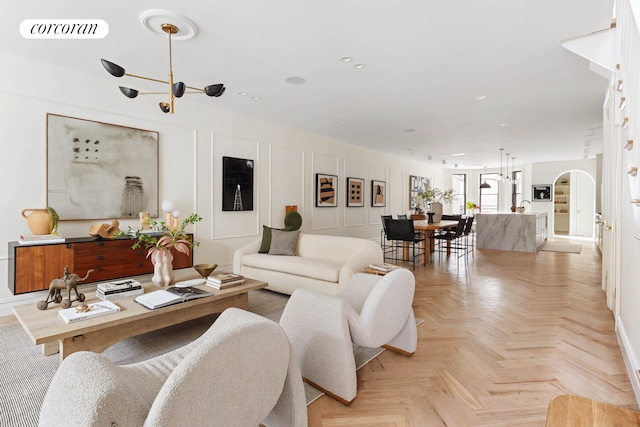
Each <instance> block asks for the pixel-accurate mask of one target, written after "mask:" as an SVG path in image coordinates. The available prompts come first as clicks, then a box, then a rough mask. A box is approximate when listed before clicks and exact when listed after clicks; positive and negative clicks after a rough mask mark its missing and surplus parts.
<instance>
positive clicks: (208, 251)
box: [0, 54, 443, 315]
mask: <svg viewBox="0 0 640 427" xmlns="http://www.w3.org/2000/svg"><path fill="white" fill-rule="evenodd" d="M0 61H1V62H2V63H5V64H8V63H10V64H12V66H11V67H3V68H2V69H1V70H0V77H1V78H2V81H5V82H12V84H11V85H5V86H3V88H2V90H0V97H1V98H2V101H3V102H1V103H0V114H1V115H2V117H4V118H5V120H3V121H2V122H0V141H2V142H1V144H2V148H3V153H4V154H5V155H4V156H0V178H1V179H2V182H3V183H4V185H3V187H2V199H3V207H4V209H3V221H1V222H0V245H2V247H1V248H0V315H4V314H9V313H10V312H11V306H12V305H14V304H23V303H28V302H31V301H35V300H37V299H41V295H37V293H36V294H28V295H23V296H13V295H12V294H11V292H10V291H9V290H8V287H7V267H8V253H7V242H9V241H15V240H17V239H18V237H19V235H20V234H22V233H28V232H29V230H28V228H27V225H26V221H25V220H24V219H23V218H22V216H21V212H22V210H23V209H33V208H44V207H46V206H47V167H55V166H56V165H47V155H46V152H47V128H46V115H47V113H54V114H58V115H63V116H69V117H75V118H82V119H88V120H94V121H98V122H104V123H110V124H117V125H121V126H128V127H133V128H139V129H146V130H152V131H157V132H159V171H160V173H159V182H158V188H159V200H160V201H162V200H172V201H173V202H174V203H175V205H176V207H177V209H179V210H180V211H181V212H182V213H183V215H188V214H189V213H191V212H197V213H198V214H199V215H200V216H202V218H203V221H202V222H200V223H198V224H197V225H196V227H194V228H193V229H192V230H190V231H193V232H194V233H195V234H196V238H197V240H198V241H200V246H199V247H198V248H196V250H195V252H194V260H195V262H215V263H217V264H220V265H221V266H230V264H231V260H232V256H233V252H234V251H235V249H237V248H239V247H241V246H242V245H244V244H246V243H248V242H251V241H253V240H254V239H258V238H259V237H260V233H261V229H262V225H263V224H265V225H272V226H280V225H282V224H283V219H284V215H285V206H286V205H297V206H298V210H299V212H300V213H301V215H302V217H303V227H302V230H303V232H305V233H320V234H335V235H347V236H354V237H362V238H369V239H376V238H379V236H380V227H381V225H380V215H382V214H394V215H395V214H398V213H404V212H406V211H407V209H408V203H409V200H408V182H409V176H410V175H418V176H426V177H429V178H431V179H432V180H433V183H434V185H436V186H441V185H442V182H443V177H442V176H443V172H442V169H441V168H440V167H439V166H433V165H427V164H423V163H418V162H414V161H411V160H409V159H403V158H397V157H391V156H388V155H386V154H382V153H380V152H376V151H373V150H367V149H363V148H361V147H357V146H354V145H350V144H347V143H345V142H341V141H335V140H330V139H327V138H323V137H319V136H317V135H311V134H306V133H304V132H300V131H298V130H294V129H289V128H284V127H281V126H278V125H275V124H272V123H267V122H264V121H260V120H255V119H251V118H249V117H244V116H240V115H237V114H231V113H227V112H224V111H221V110H217V109H215V108H214V107H215V104H216V100H217V99H213V98H210V99H207V101H209V102H210V103H211V106H208V105H206V104H202V103H196V102H194V101H192V100H190V98H188V97H184V98H181V99H179V100H177V101H176V113H175V114H173V115H168V114H163V113H161V112H160V111H159V109H158V107H157V99H151V98H141V99H135V100H129V99H126V98H125V97H123V96H122V95H121V94H120V92H119V91H118V89H117V85H116V84H114V82H113V80H112V79H111V78H109V76H105V78H104V79H101V78H95V77H91V76H88V75H84V74H80V73H75V72H73V71H70V70H65V69H61V68H56V67H50V66H47V65H44V64H40V63H36V62H32V61H26V60H23V59H22V58H18V57H13V56H10V55H6V54H0ZM97 66H99V63H98V64H97ZM70 88H73V89H70ZM228 92H231V91H228ZM225 96H233V95H232V94H231V93H228V94H225ZM265 108H268V107H265ZM126 155H127V153H126V152H123V153H122V156H126ZM223 156H232V157H238V158H246V159H252V160H254V164H255V171H254V186H253V188H254V209H253V210H252V211H242V212H229V211H222V185H221V180H222V157H223ZM316 173H323V174H331V175H335V176H337V178H338V182H337V186H336V190H337V196H336V197H337V207H315V174H316ZM347 177H356V178H362V179H364V187H363V188H364V203H363V204H364V206H362V207H349V208H347V207H346V178H347ZM371 180H380V181H384V182H385V183H386V190H387V195H386V196H387V197H386V203H385V206H383V207H372V206H371ZM54 208H55V206H54ZM110 221H111V218H102V219H96V220H93V221H62V222H61V223H60V227H59V232H60V234H62V235H63V236H65V237H81V236H88V230H89V227H90V226H91V225H93V224H95V223H103V222H104V223H109V222H110ZM128 227H132V228H137V227H138V221H136V220H121V221H120V228H121V229H122V230H125V231H126V230H127V229H128ZM78 273H80V272H78ZM61 274H62V272H61Z"/></svg>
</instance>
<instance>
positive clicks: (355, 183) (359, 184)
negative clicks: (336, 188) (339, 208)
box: [347, 178, 364, 208]
mask: <svg viewBox="0 0 640 427" xmlns="http://www.w3.org/2000/svg"><path fill="white" fill-rule="evenodd" d="M362 206H364V179H362V178H347V207H348V208H353V207H362Z"/></svg>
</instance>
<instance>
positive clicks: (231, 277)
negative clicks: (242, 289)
mask: <svg viewBox="0 0 640 427" xmlns="http://www.w3.org/2000/svg"><path fill="white" fill-rule="evenodd" d="M243 283H244V276H241V275H239V274H234V273H218V274H214V275H212V276H209V277H207V286H211V287H212V288H216V289H226V288H230V287H232V286H237V285H242V284H243Z"/></svg>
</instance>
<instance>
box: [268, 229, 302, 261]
mask: <svg viewBox="0 0 640 427" xmlns="http://www.w3.org/2000/svg"><path fill="white" fill-rule="evenodd" d="M299 235H300V230H296V231H282V230H276V229H272V230H271V247H270V248H269V255H295V254H296V247H297V246H298V236H299Z"/></svg>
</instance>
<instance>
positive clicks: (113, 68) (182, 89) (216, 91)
mask: <svg viewBox="0 0 640 427" xmlns="http://www.w3.org/2000/svg"><path fill="white" fill-rule="evenodd" d="M161 28H162V31H164V32H165V33H167V34H168V35H169V81H164V80H158V79H153V78H151V77H144V76H138V75H135V74H129V73H127V72H125V70H124V68H122V67H121V66H119V65H117V64H114V63H113V62H110V61H107V60H106V59H101V61H102V66H103V67H104V68H105V70H107V72H109V74H111V75H112V76H114V77H122V76H128V77H134V78H137V79H143V80H150V81H152V82H158V83H164V84H167V85H169V90H168V93H169V102H160V103H159V105H160V109H161V110H162V112H163V113H171V114H173V112H174V107H173V101H174V99H175V98H180V97H182V95H184V94H185V93H188V94H191V93H204V94H206V95H208V96H215V97H219V96H221V95H222V94H223V93H224V91H225V89H226V88H225V87H224V84H223V83H218V84H214V85H209V86H205V87H204V89H199V88H196V87H192V86H187V85H186V84H184V83H183V82H175V83H174V82H173V63H172V55H171V35H172V34H177V33H178V27H177V26H175V25H173V24H162V25H161ZM119 88H120V92H122V94H123V95H124V96H126V97H127V98H135V97H137V96H138V95H158V94H166V93H167V92H139V91H137V90H136V89H131V88H129V87H124V86H119ZM187 89H190V90H189V91H187Z"/></svg>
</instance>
